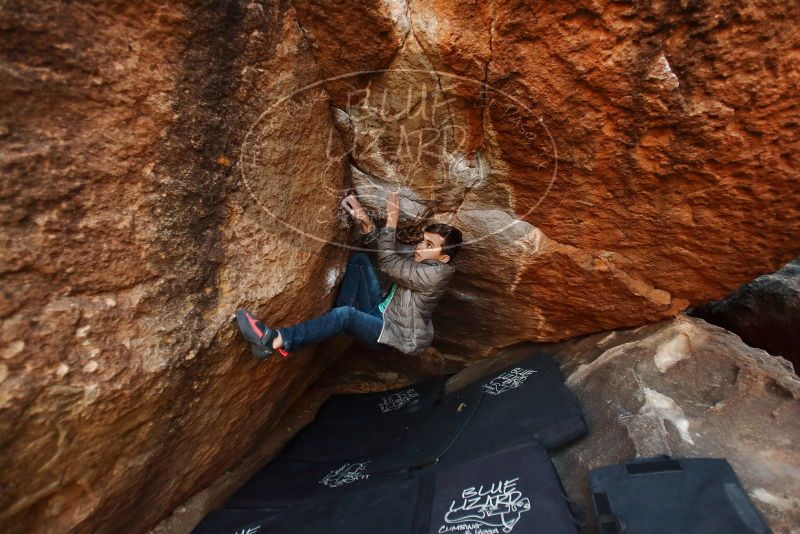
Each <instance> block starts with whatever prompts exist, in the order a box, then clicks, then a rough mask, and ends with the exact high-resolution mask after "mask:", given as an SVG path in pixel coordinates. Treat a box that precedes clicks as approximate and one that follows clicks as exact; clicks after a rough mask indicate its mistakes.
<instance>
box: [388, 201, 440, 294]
mask: <svg viewBox="0 0 800 534" xmlns="http://www.w3.org/2000/svg"><path fill="white" fill-rule="evenodd" d="M399 218H400V199H399V196H398V194H397V193H389V197H388V198H387V199H386V226H385V227H384V228H381V230H380V232H379V233H378V267H379V268H380V270H381V271H383V272H384V273H386V274H387V275H388V276H389V277H390V278H392V279H393V280H395V281H396V282H397V283H399V284H401V285H403V286H405V287H407V288H409V289H413V290H422V289H429V288H431V287H434V286H435V285H436V284H437V282H438V281H439V279H440V278H441V277H442V276H444V274H445V273H444V270H443V269H441V268H440V267H441V266H439V265H432V264H429V263H425V262H417V261H414V259H413V258H406V257H404V256H402V255H401V254H398V249H397V239H396V238H397V221H398V219H399Z"/></svg>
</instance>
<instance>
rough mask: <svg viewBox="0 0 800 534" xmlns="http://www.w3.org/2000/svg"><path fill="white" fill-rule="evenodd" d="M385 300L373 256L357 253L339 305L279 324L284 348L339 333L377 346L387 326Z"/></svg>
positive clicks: (299, 346)
mask: <svg viewBox="0 0 800 534" xmlns="http://www.w3.org/2000/svg"><path fill="white" fill-rule="evenodd" d="M381 300H382V296H381V286H380V283H379V282H378V276H377V275H376V274H375V269H374V268H373V267H372V261H371V260H370V258H369V256H368V255H367V254H366V253H364V252H358V253H356V254H353V255H352V256H351V257H350V259H349V260H348V261H347V267H345V271H344V280H343V281H342V286H341V288H340V289H339V296H338V297H337V299H336V307H335V308H333V309H332V310H330V311H328V312H326V313H324V314H322V315H320V316H319V317H315V318H314V319H310V320H308V321H304V322H302V323H299V324H296V325H294V326H288V327H285V328H278V332H280V334H281V337H282V338H283V348H284V349H286V351H288V352H291V351H293V350H297V349H299V348H301V347H305V346H306V345H310V344H312V343H317V342H319V341H322V340H323V339H327V338H329V337H333V336H335V335H338V334H348V335H350V336H352V337H354V338H356V339H358V340H359V341H361V342H362V343H364V344H366V345H368V346H370V347H373V348H377V347H378V346H379V345H378V336H379V335H380V333H381V329H382V328H383V314H382V313H381V312H380V310H379V309H378V304H379V303H380V302H381Z"/></svg>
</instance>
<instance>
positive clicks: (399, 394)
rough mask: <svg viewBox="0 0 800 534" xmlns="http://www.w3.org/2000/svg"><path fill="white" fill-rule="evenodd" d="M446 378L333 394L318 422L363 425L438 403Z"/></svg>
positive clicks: (318, 416)
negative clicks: (353, 392) (366, 390)
mask: <svg viewBox="0 0 800 534" xmlns="http://www.w3.org/2000/svg"><path fill="white" fill-rule="evenodd" d="M446 381H447V376H446V375H443V376H436V377H433V378H429V379H427V380H423V381H422V382H418V383H416V384H412V385H410V386H407V387H404V388H399V389H393V390H389V391H380V392H377V393H356V394H349V395H333V396H332V397H331V398H330V399H328V401H327V402H325V404H323V405H322V407H321V408H320V410H319V413H318V414H317V418H316V421H317V422H318V423H340V424H341V423H344V424H347V423H349V424H359V425H360V424H364V423H367V422H371V421H378V420H381V419H393V418H396V417H398V416H400V417H402V416H404V415H409V414H412V413H414V412H418V411H421V410H425V409H427V408H428V407H430V406H432V405H434V404H436V403H437V402H438V401H439V399H440V398H441V396H442V390H443V389H444V384H445V382H446Z"/></svg>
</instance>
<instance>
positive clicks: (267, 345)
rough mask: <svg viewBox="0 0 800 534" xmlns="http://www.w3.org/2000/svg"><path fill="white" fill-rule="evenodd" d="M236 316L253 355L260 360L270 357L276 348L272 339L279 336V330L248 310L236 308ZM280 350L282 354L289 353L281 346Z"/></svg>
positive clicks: (286, 354)
mask: <svg viewBox="0 0 800 534" xmlns="http://www.w3.org/2000/svg"><path fill="white" fill-rule="evenodd" d="M234 317H235V320H236V324H237V325H239V331H240V332H241V333H242V335H243V336H244V338H245V339H246V340H247V341H248V343H250V352H251V353H252V354H253V356H255V357H256V358H258V359H259V360H265V359H267V358H269V357H270V356H271V355H272V352H273V351H274V350H275V349H273V348H272V341H273V340H274V339H275V338H276V337H277V335H278V331H277V330H275V329H272V328H270V327H268V326H266V325H265V324H264V323H262V322H261V321H259V320H257V319H256V318H255V317H253V316H252V315H250V314H249V313H248V312H247V310H236V314H235V316H234ZM278 352H280V353H281V355H282V356H288V355H289V353H288V352H286V350H284V349H283V348H279V349H278Z"/></svg>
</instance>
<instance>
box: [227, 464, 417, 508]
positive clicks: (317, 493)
mask: <svg viewBox="0 0 800 534" xmlns="http://www.w3.org/2000/svg"><path fill="white" fill-rule="evenodd" d="M369 466H370V464H369V462H368V461H367V462H303V461H295V460H285V459H277V460H274V461H272V462H271V463H269V464H268V465H267V466H266V467H264V468H263V469H262V470H261V471H259V472H258V473H256V475H255V476H253V478H251V479H250V480H249V481H248V482H247V483H246V484H245V485H244V486H242V488H241V489H239V491H237V492H236V493H235V494H234V495H233V496H232V497H231V498H230V499H229V500H228V502H227V503H226V505H225V506H226V508H232V509H253V508H269V507H277V506H295V505H300V504H305V503H310V502H320V501H324V500H330V499H341V498H344V497H347V496H350V495H353V494H356V493H361V492H364V491H371V490H375V489H378V488H383V487H386V486H391V485H393V484H397V483H399V482H403V481H405V480H408V479H409V478H410V477H409V476H408V475H405V474H403V475H396V476H386V475H380V474H374V473H372V472H370V471H369Z"/></svg>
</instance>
